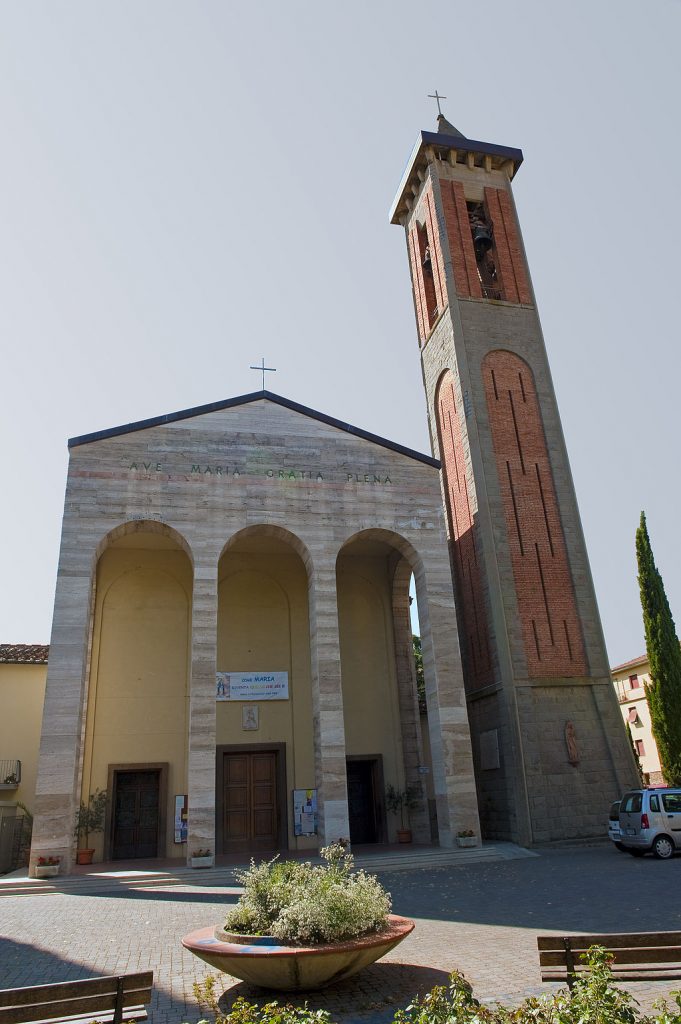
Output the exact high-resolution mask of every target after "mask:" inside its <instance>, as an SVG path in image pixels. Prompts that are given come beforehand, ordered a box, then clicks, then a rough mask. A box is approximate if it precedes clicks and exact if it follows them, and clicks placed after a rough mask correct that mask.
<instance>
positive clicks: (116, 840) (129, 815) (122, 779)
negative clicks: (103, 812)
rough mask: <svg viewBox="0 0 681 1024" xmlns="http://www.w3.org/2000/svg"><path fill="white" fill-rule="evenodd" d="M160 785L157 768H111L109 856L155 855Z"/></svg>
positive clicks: (159, 825) (157, 852)
mask: <svg viewBox="0 0 681 1024" xmlns="http://www.w3.org/2000/svg"><path fill="white" fill-rule="evenodd" d="M161 788H162V787H161V771H160V769H152V768H148V769H140V770H130V769H128V770H118V771H116V772H115V774H114V785H113V801H112V802H113V815H112V829H111V857H112V859H113V860H137V858H141V857H158V856H159V852H160V851H159V839H160V832H161V820H162V814H161V807H162V805H161Z"/></svg>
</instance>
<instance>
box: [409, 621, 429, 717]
mask: <svg viewBox="0 0 681 1024" xmlns="http://www.w3.org/2000/svg"><path fill="white" fill-rule="evenodd" d="M411 642H412V647H413V650H414V666H415V668H416V695H417V697H418V699H419V707H421V708H424V709H425V706H426V680H425V677H424V675H423V652H422V650H421V637H420V636H416V634H415V633H413V634H412V637H411Z"/></svg>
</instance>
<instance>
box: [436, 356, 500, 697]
mask: <svg viewBox="0 0 681 1024" xmlns="http://www.w3.org/2000/svg"><path fill="white" fill-rule="evenodd" d="M435 408H436V410H437V426H438V437H439V442H440V458H441V460H442V468H443V475H444V488H445V496H446V511H447V518H448V523H449V533H450V538H451V544H452V555H453V563H454V571H455V574H456V583H457V590H458V593H459V609H460V612H461V617H462V619H463V629H462V630H461V631H460V640H461V646H462V649H463V653H464V665H465V668H466V673H465V685H466V690H467V691H470V690H475V689H478V688H479V687H481V686H487V685H488V684H489V683H491V682H492V659H491V655H490V644H489V633H488V627H487V613H486V611H485V600H484V594H483V587H482V576H481V568H480V565H479V554H478V550H477V546H476V543H475V526H474V522H473V516H472V514H471V505H470V496H469V493H468V481H467V479H466V459H465V455H464V449H463V437H462V433H461V424H460V421H459V412H458V410H457V406H456V397H455V391H454V377H453V375H452V373H451V370H447V371H446V372H445V373H444V374H443V376H442V378H441V379H440V382H439V385H438V389H437V393H436V404H435Z"/></svg>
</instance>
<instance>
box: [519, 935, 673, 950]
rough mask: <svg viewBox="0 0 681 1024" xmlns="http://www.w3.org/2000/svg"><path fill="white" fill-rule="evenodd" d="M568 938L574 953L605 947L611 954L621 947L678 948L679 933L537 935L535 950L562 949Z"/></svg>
mask: <svg viewBox="0 0 681 1024" xmlns="http://www.w3.org/2000/svg"><path fill="white" fill-rule="evenodd" d="M564 938H568V939H569V940H570V945H571V946H572V948H573V950H575V951H576V952H584V951H585V950H587V949H588V948H589V946H605V947H606V949H610V950H612V951H613V952H614V951H615V950H616V949H618V948H621V947H629V948H631V947H637V946H679V947H681V932H633V933H630V934H626V933H622V934H614V935H568V936H563V935H538V936H537V948H538V949H540V950H542V949H546V950H549V949H553V950H555V949H558V950H561V949H563V948H564V947H563V940H564Z"/></svg>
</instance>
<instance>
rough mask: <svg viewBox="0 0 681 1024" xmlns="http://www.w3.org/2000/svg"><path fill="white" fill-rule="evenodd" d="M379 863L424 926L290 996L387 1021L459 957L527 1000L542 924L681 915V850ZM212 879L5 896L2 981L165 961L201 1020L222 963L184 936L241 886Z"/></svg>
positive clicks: (157, 999) (586, 924) (9, 983)
mask: <svg viewBox="0 0 681 1024" xmlns="http://www.w3.org/2000/svg"><path fill="white" fill-rule="evenodd" d="M379 875H380V877H381V880H382V881H383V883H384V884H385V885H386V886H387V887H388V888H389V889H390V891H391V892H392V895H393V909H394V910H395V912H396V913H398V914H404V915H406V916H408V917H412V918H414V919H415V920H416V929H415V930H414V932H413V933H412V935H411V936H409V938H407V939H406V940H405V941H404V942H403V943H402V944H401V945H400V946H398V947H397V948H396V949H395V950H393V952H392V953H391V954H389V955H388V956H387V957H386V958H385V959H384V960H383V961H381V962H380V963H378V964H375V965H374V966H373V967H370V968H367V969H366V970H365V971H363V972H362V973H360V974H359V975H357V977H356V978H354V979H351V980H349V981H347V982H341V983H339V984H337V985H335V986H333V987H331V988H329V989H327V990H325V991H324V992H321V993H309V994H307V995H305V996H303V997H301V998H300V999H296V998H294V999H289V1001H291V1002H299V1003H302V1002H304V1001H305V999H307V1000H308V1002H309V1004H310V1005H311V1006H312V1007H314V1008H317V1007H320V1008H324V1009H328V1010H329V1012H330V1013H331V1014H332V1016H333V1018H334V1020H337V1021H339V1022H340V1024H354V1022H358V1024H382V1022H384V1021H388V1020H390V1019H391V1018H392V1014H393V1012H394V1010H395V1009H396V1008H397V1007H399V1006H405V1005H407V1003H408V1002H409V1001H410V999H411V998H412V996H413V995H414V994H415V993H416V992H421V993H423V992H425V991H427V990H428V989H429V988H431V987H432V986H433V985H434V984H441V983H443V982H445V981H446V978H447V974H448V972H450V971H451V970H453V969H455V968H456V969H458V970H461V971H463V972H464V974H465V975H466V977H467V978H468V979H469V981H470V982H471V983H472V985H473V988H474V991H475V994H476V995H477V996H478V997H479V998H481V999H484V1000H485V1001H488V1000H501V1001H508V1002H517V1001H519V1000H520V999H521V998H522V997H523V996H524V995H529V994H539V993H540V992H541V991H546V990H548V989H549V988H550V986H542V985H541V984H540V978H539V968H538V961H537V948H536V936H537V934H544V933H546V932H566V933H567V932H592V931H593V932H616V931H652V930H661V929H681V858H680V857H677V858H675V859H674V860H672V861H656V860H653V859H652V858H650V857H646V858H645V859H635V858H633V857H629V856H627V855H625V854H620V853H618V852H617V851H616V850H614V849H613V848H611V847H610V845H609V844H608V845H605V844H603V845H602V846H595V847H575V848H567V849H548V850H541V851H539V856H536V857H530V858H527V859H518V860H505V861H497V862H492V863H490V862H480V863H470V864H465V865H462V866H456V867H446V868H437V867H435V868H432V867H431V868H428V869H412V870H406V871H405V870H400V871H396V870H395V871H380V872H379ZM201 881H202V883H203V884H201V885H191V886H190V885H185V886H179V887H166V888H163V887H154V888H153V889H141V890H131V889H128V888H123V887H121V888H120V890H119V891H116V890H115V889H112V887H111V884H108V885H104V884H103V888H102V894H101V895H93V894H92V890H89V891H88V892H87V893H86V894H85V893H84V894H79V893H77V892H73V893H56V894H49V895H35V896H20V895H16V896H4V897H3V898H2V899H0V987H2V988H12V987H18V986H21V985H35V984H43V983H47V982H52V981H65V980H70V979H76V978H87V977H92V976H95V975H99V974H122V973H125V972H130V971H139V970H153V972H154V999H153V1003H152V1005H151V1008H150V1019H151V1021H152V1022H153V1024H179V1022H182V1021H190V1022H196V1021H197V1020H198V1019H199V1017H200V1016H201V1013H200V1012H199V1010H198V1007H197V1006H196V1004H195V1003H194V1000H193V996H192V983H193V982H194V981H195V980H200V979H201V978H203V977H205V976H206V975H207V974H209V973H214V972H211V970H210V968H208V967H207V966H206V965H204V964H203V963H201V962H200V961H198V960H196V959H195V958H194V957H193V956H192V955H191V954H190V953H187V952H186V951H185V950H183V948H182V946H181V945H180V939H181V937H182V935H184V934H185V933H187V932H189V931H191V930H193V929H195V928H200V927H206V926H208V925H210V924H213V923H217V922H221V920H222V918H223V916H224V913H225V906H226V905H227V904H231V903H233V902H234V901H235V900H236V898H237V893H238V890H236V889H235V888H234V887H230V886H225V885H222V884H220V885H214V884H212V883H211V879H210V878H209V877H206V878H205V879H203V878H202V879H201ZM223 980H224V982H225V989H226V994H225V997H224V999H223V1000H222V1003H223V1005H225V1006H226V1007H227V1006H229V1005H230V1003H231V1002H232V1001H233V1000H234V999H235V998H236V997H237V996H238V995H245V996H246V997H247V998H249V999H252V1000H254V1001H256V1000H257V1001H259V1002H262V1001H264V1000H265V999H266V998H267V997H266V996H265V995H264V994H263V992H262V991H261V990H256V989H254V988H253V987H252V986H249V985H246V984H243V983H241V982H238V981H236V980H235V979H230V978H228V977H226V976H223ZM671 987H673V986H671ZM678 987H681V983H678ZM669 988H670V986H669V985H665V984H664V983H661V982H657V983H654V984H649V983H641V984H639V985H632V986H631V990H632V991H633V992H634V993H635V995H636V997H637V998H638V999H639V1000H640V1002H641V1004H642V1006H643V1007H644V1008H645V1009H649V1008H650V1007H651V1005H652V1001H653V999H654V998H655V997H656V996H657V995H661V994H666V993H667V992H668V991H669ZM281 998H288V997H283V996H282V997H281Z"/></svg>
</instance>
